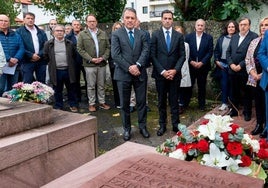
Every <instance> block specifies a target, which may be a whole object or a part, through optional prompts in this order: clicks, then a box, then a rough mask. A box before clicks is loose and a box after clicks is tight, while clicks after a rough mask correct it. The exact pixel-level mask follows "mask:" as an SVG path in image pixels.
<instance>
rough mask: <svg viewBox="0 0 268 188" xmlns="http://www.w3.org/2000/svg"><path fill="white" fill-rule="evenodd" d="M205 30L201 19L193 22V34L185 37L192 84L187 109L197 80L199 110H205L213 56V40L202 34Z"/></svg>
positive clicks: (209, 36)
mask: <svg viewBox="0 0 268 188" xmlns="http://www.w3.org/2000/svg"><path fill="white" fill-rule="evenodd" d="M205 28H206V22H205V21H204V20H203V19H198V20H197V21H196V22H195V32H193V33H190V34H188V35H186V37H185V42H187V43H188V44H189V48H190V58H189V68H190V75H191V82H192V89H191V90H189V94H188V95H187V96H188V98H187V99H186V101H185V106H186V107H187V106H188V105H189V103H190V99H191V97H192V90H193V87H194V84H195V81H196V80H197V87H198V105H199V109H200V110H205V105H206V84H207V75H208V72H209V70H210V69H211V64H210V59H211V57H212V55H213V38H212V36H211V35H209V34H207V33H205V32H204V31H205Z"/></svg>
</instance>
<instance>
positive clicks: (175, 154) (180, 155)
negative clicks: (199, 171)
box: [169, 149, 186, 160]
mask: <svg viewBox="0 0 268 188" xmlns="http://www.w3.org/2000/svg"><path fill="white" fill-rule="evenodd" d="M169 157H171V158H175V159H180V160H184V159H185V157H186V155H185V153H183V151H182V149H177V150H175V151H173V152H172V153H170V154H169Z"/></svg>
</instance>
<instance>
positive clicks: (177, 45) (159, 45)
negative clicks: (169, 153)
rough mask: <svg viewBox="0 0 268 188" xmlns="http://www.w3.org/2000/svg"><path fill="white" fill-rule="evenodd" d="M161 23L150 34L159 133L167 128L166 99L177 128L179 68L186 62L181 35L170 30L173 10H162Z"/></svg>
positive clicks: (174, 126)
mask: <svg viewBox="0 0 268 188" xmlns="http://www.w3.org/2000/svg"><path fill="white" fill-rule="evenodd" d="M161 22H162V26H161V28H160V29H158V30H156V31H154V32H153V34H152V39H151V52H150V53H151V58H152V62H153V74H152V77H153V78H155V83H156V89H157V93H158V111H159V125H160V128H159V130H158V131H157V135H158V136H162V135H163V134H164V133H165V131H166V124H167V98H168V100H169V105H170V109H171V110H170V111H171V121H172V127H173V131H174V132H177V131H178V124H179V123H180V120H179V106H178V89H179V86H180V79H181V68H182V65H183V63H184V61H185V49H184V39H183V35H182V34H180V33H178V32H177V31H175V30H174V29H172V23H173V13H172V12H171V11H170V10H164V11H163V12H162V13H161Z"/></svg>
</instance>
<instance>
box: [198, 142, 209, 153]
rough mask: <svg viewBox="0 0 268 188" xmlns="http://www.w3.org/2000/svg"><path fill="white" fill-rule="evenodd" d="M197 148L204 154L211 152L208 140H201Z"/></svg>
mask: <svg viewBox="0 0 268 188" xmlns="http://www.w3.org/2000/svg"><path fill="white" fill-rule="evenodd" d="M196 148H197V149H198V150H199V151H201V152H203V153H206V152H208V150H209V143H208V141H207V140H205V139H202V140H200V141H199V142H198V143H197V146H196Z"/></svg>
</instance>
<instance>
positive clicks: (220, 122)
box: [204, 114, 233, 133]
mask: <svg viewBox="0 0 268 188" xmlns="http://www.w3.org/2000/svg"><path fill="white" fill-rule="evenodd" d="M204 118H205V119H208V120H209V122H208V124H207V125H209V124H213V125H214V126H215V129H216V131H217V132H219V133H223V132H228V131H231V130H232V128H231V127H230V125H231V124H232V123H231V122H232V120H233V119H232V118H231V117H230V116H228V115H226V116H221V115H215V114H207V115H205V117H204Z"/></svg>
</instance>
